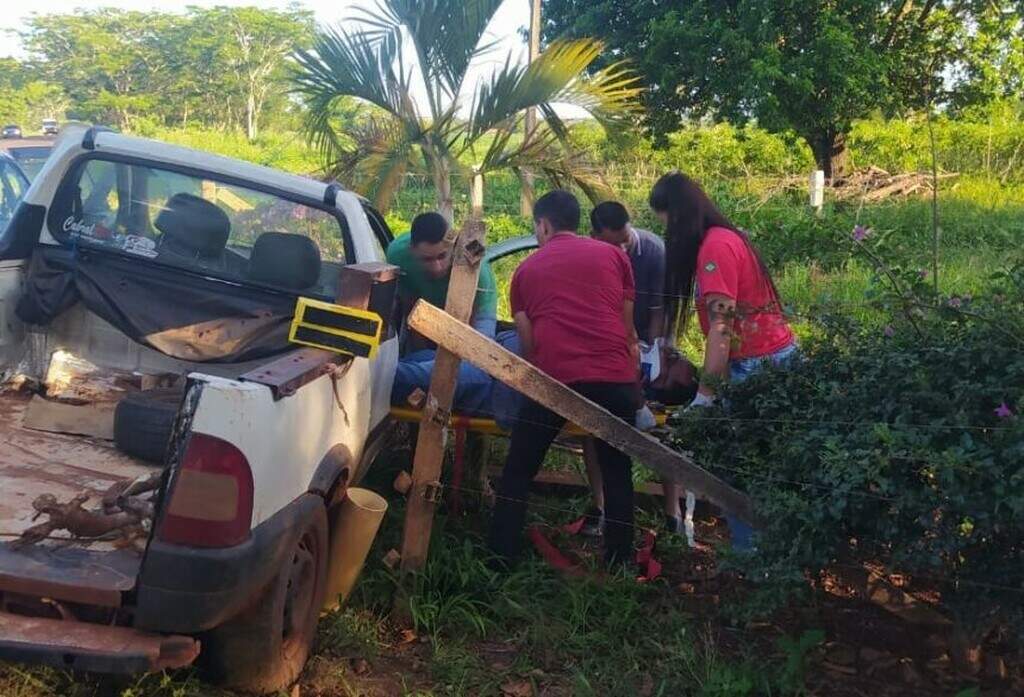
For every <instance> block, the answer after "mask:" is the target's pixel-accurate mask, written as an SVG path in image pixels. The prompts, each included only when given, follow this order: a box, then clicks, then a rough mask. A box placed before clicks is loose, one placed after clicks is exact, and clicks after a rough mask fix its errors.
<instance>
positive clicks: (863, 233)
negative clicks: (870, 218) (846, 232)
mask: <svg viewBox="0 0 1024 697" xmlns="http://www.w3.org/2000/svg"><path fill="white" fill-rule="evenodd" d="M851 237H853V241H854V242H863V241H864V240H866V239H867V238H869V237H871V228H866V227H864V226H863V225H858V226H857V227H855V228H853V234H852V235H851Z"/></svg>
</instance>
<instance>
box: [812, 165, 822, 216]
mask: <svg viewBox="0 0 1024 697" xmlns="http://www.w3.org/2000/svg"><path fill="white" fill-rule="evenodd" d="M810 203H811V208H813V209H814V212H815V213H821V207H822V206H824V205H825V173H824V172H823V171H821V170H820V169H816V170H814V171H813V172H811V181H810Z"/></svg>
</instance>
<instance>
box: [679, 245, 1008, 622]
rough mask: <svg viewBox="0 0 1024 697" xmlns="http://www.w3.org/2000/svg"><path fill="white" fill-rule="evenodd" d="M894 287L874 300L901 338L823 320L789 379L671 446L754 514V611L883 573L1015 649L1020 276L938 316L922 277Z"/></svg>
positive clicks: (768, 383)
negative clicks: (843, 575)
mask: <svg viewBox="0 0 1024 697" xmlns="http://www.w3.org/2000/svg"><path fill="white" fill-rule="evenodd" d="M889 273H891V274H894V275H893V278H894V279H895V282H896V283H897V285H898V286H900V287H901V290H900V292H898V293H895V292H889V293H888V294H887V293H884V292H881V291H878V292H877V293H876V295H875V298H876V301H877V303H878V305H879V307H880V308H882V309H888V310H889V311H896V312H897V316H898V319H894V320H893V322H892V324H891V325H889V326H887V327H886V328H885V329H879V328H872V329H865V328H864V327H862V326H858V325H857V324H856V323H855V322H854V321H852V320H851V319H850V318H849V317H825V318H822V319H821V320H820V322H819V328H820V330H821V331H820V332H819V333H818V335H817V337H816V338H814V339H812V340H810V341H808V342H807V343H805V345H804V347H803V352H804V359H803V360H802V361H801V362H800V363H799V364H798V365H797V366H796V367H794V368H793V369H791V370H789V371H769V372H766V373H764V374H762V375H759V376H756V377H754V378H752V379H750V380H749V381H747V382H745V383H743V384H739V385H731V386H727V387H725V388H724V390H723V394H724V396H725V398H726V399H727V400H728V403H729V406H730V408H729V410H728V412H725V411H722V410H720V409H713V410H709V411H708V412H704V413H700V414H696V415H695V414H693V413H690V414H687V415H684V416H683V417H681V419H680V422H679V424H678V427H677V430H676V434H675V437H676V439H677V443H678V445H679V446H680V447H685V448H686V449H687V450H693V451H694V452H695V455H696V459H697V461H698V462H701V463H703V464H705V465H706V466H708V467H709V468H710V469H711V470H712V471H715V472H717V473H719V474H720V475H721V476H723V477H725V478H727V479H730V480H731V481H733V482H734V483H736V484H738V485H740V486H741V487H742V488H744V489H745V490H746V491H748V492H749V493H750V495H751V496H752V497H753V499H754V501H755V506H756V509H757V511H758V515H759V517H760V519H761V525H760V534H759V536H758V541H757V549H756V551H755V552H754V553H752V554H750V555H749V556H741V557H737V559H736V562H737V563H738V564H739V565H740V566H741V567H742V568H744V569H745V570H746V571H747V572H748V573H749V574H750V578H752V579H757V598H758V599H759V600H761V601H764V602H767V603H770V604H774V603H777V602H781V601H782V600H784V599H785V598H787V597H788V596H789V595H791V594H793V593H799V592H802V591H804V590H805V589H806V588H807V586H806V583H805V574H807V573H810V574H815V573H816V572H817V571H818V570H821V569H824V568H827V567H829V566H831V565H839V566H844V565H858V564H860V563H862V562H865V561H878V562H881V563H883V564H884V565H885V566H886V567H887V568H888V569H889V570H891V571H892V572H898V573H906V574H910V575H911V577H912V578H913V579H915V581H916V582H917V583H918V585H919V586H924V587H932V588H935V589H937V590H939V591H940V592H941V598H942V602H943V604H944V606H945V607H947V608H948V609H949V610H950V611H951V612H952V613H953V614H954V616H955V617H956V618H957V619H958V620H959V621H960V622H961V623H962V624H963V625H964V626H965V628H966V629H968V630H969V631H971V630H972V631H973V632H974V633H975V636H976V637H978V638H980V637H981V636H982V635H983V634H984V633H985V632H986V631H987V630H989V629H991V628H993V627H994V626H995V625H1001V626H1003V627H1009V628H1013V630H1014V631H1017V632H1020V627H1021V626H1022V625H1021V620H1024V604H1022V603H1021V592H1022V591H1024V544H1022V540H1024V457H1022V456H1024V415H1021V410H1022V409H1024V392H1022V386H1024V353H1022V351H1021V349H1022V348H1024V319H1022V318H1024V265H1022V264H1018V265H1017V266H1016V267H1014V268H1013V269H1011V270H1010V271H1008V272H1006V273H1002V274H1000V275H998V276H997V277H996V278H995V279H994V281H993V286H992V287H990V288H989V289H988V292H987V293H986V294H985V295H984V296H982V297H979V298H974V299H971V298H968V297H952V298H945V299H942V301H941V303H938V304H937V305H936V302H937V299H936V298H935V297H934V296H928V295H927V292H928V291H927V285H926V283H925V282H924V281H923V280H922V279H920V277H919V276H917V274H916V272H913V271H909V270H906V271H901V270H898V269H886V270H884V273H883V275H888V274H889ZM913 277H917V279H918V281H919V283H917V285H915V284H914V282H913V281H911V280H910V279H911V278H913ZM1021 636H1024V633H1021Z"/></svg>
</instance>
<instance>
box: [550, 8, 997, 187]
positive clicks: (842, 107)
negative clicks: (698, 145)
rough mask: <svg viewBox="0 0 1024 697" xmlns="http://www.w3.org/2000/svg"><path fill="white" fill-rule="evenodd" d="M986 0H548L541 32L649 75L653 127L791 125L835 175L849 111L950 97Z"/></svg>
mask: <svg viewBox="0 0 1024 697" xmlns="http://www.w3.org/2000/svg"><path fill="white" fill-rule="evenodd" d="M1011 6H1012V5H1011V3H1006V2H999V1H994V2H993V1H991V0H885V1H880V0H832V1H830V2H808V1H807V0H687V1H686V2H655V1H654V0H547V2H545V5H544V12H545V20H546V21H545V25H544V31H545V36H546V37H547V38H548V39H549V40H550V39H555V38H558V37H564V36H576V35H596V36H600V37H604V38H606V40H607V41H608V43H609V45H610V46H611V47H612V48H613V49H614V54H613V55H614V57H615V58H616V59H618V58H623V57H625V58H631V59H633V60H634V61H636V63H637V64H638V65H639V67H640V70H641V72H642V73H643V75H644V76H645V79H646V80H647V82H648V86H649V88H650V89H649V91H648V92H647V94H646V97H645V98H646V107H647V125H648V126H649V128H650V129H651V130H652V131H653V132H654V133H655V135H664V134H666V133H667V132H670V131H671V130H673V129H674V128H676V127H678V125H679V123H680V120H681V119H685V118H700V117H703V116H711V117H713V118H724V119H728V120H730V121H734V122H742V121H745V120H748V119H756V120H757V121H758V123H759V124H760V125H762V126H764V127H766V128H769V129H774V130H792V131H794V132H796V133H797V134H798V135H800V136H801V137H802V138H803V139H804V140H805V141H806V142H807V144H808V145H809V146H810V148H811V150H812V151H813V153H814V157H815V160H816V161H817V162H818V165H819V167H820V168H821V169H823V170H824V171H825V173H826V176H828V177H830V178H831V177H832V176H833V175H838V174H840V173H841V172H842V169H843V167H844V162H845V153H846V136H847V134H848V133H849V131H850V128H851V125H852V123H853V121H854V120H855V119H857V118H861V117H864V116H866V115H868V114H870V113H872V112H874V111H876V110H878V109H882V110H884V111H887V112H889V113H898V112H899V111H901V110H903V109H907V108H914V107H921V106H924V105H930V104H933V103H937V102H942V101H943V100H945V99H946V98H947V97H948V94H947V93H946V89H947V87H948V85H947V84H946V83H947V79H946V78H947V77H948V69H949V67H950V65H951V64H952V61H953V60H954V58H956V57H957V51H958V49H959V47H961V46H962V45H963V43H964V42H963V40H962V38H961V37H962V35H963V34H964V33H965V32H967V33H970V32H972V31H974V29H975V28H976V27H978V26H979V24H980V21H979V20H980V19H982V18H983V17H985V16H988V15H989V14H990V13H1001V12H1007V11H1012V10H1011Z"/></svg>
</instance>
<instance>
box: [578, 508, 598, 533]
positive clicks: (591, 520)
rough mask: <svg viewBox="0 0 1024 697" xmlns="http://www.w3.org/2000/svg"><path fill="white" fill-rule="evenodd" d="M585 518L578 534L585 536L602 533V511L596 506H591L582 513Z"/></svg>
mask: <svg viewBox="0 0 1024 697" xmlns="http://www.w3.org/2000/svg"><path fill="white" fill-rule="evenodd" d="M584 516H586V520H584V521H583V527H582V528H580V534H581V535H585V536H586V537H601V535H603V534H604V511H602V510H601V509H600V508H597V507H596V506H591V507H590V508H588V509H587V512H586V513H585V514H584Z"/></svg>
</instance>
